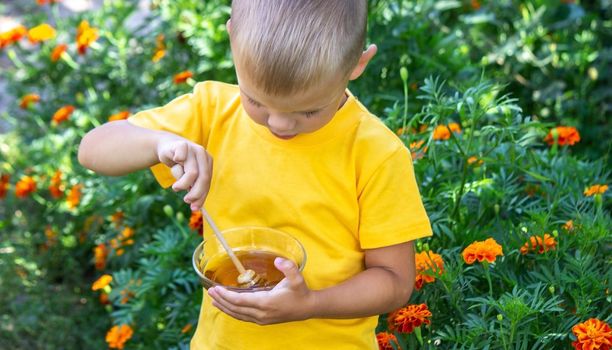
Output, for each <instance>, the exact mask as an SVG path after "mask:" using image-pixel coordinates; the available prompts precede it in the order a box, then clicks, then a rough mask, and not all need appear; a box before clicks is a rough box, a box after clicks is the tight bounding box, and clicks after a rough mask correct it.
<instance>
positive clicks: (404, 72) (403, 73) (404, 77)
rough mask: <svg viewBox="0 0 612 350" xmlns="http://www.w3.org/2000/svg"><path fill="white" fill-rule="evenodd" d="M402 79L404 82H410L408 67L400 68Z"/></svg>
mask: <svg viewBox="0 0 612 350" xmlns="http://www.w3.org/2000/svg"><path fill="white" fill-rule="evenodd" d="M400 77H401V78H402V80H403V81H408V69H407V68H406V67H402V68H400Z"/></svg>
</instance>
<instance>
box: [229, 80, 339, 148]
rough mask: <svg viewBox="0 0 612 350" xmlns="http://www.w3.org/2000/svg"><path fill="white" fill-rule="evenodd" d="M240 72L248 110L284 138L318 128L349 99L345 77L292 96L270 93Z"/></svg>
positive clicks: (241, 93) (241, 88) (243, 100)
mask: <svg viewBox="0 0 612 350" xmlns="http://www.w3.org/2000/svg"><path fill="white" fill-rule="evenodd" d="M237 74H238V81H239V85H240V97H241V99H242V105H243V106H244V109H245V111H246V112H247V113H248V115H249V116H250V117H251V119H253V120H254V121H255V122H256V123H257V124H260V125H263V126H265V127H267V128H268V129H269V130H270V132H271V133H272V134H273V135H275V136H276V137H278V138H281V139H291V138H293V137H295V136H296V135H298V134H303V133H310V132H313V131H316V130H318V129H320V128H322V127H323V126H325V124H327V123H328V122H329V121H330V120H331V119H332V118H333V117H334V115H335V113H336V111H337V110H338V109H339V108H340V107H341V106H342V104H343V103H344V101H345V100H346V94H345V93H344V90H345V88H346V84H343V83H342V82H343V80H342V79H337V80H334V81H330V82H326V83H322V84H319V86H313V87H312V88H309V89H307V90H306V91H304V92H301V93H297V94H294V95H290V96H285V97H278V96H270V95H267V94H265V93H263V92H262V91H260V90H259V89H257V88H256V87H255V85H254V84H252V82H251V81H249V78H248V76H247V75H246V74H240V72H237Z"/></svg>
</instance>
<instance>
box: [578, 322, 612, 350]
mask: <svg viewBox="0 0 612 350" xmlns="http://www.w3.org/2000/svg"><path fill="white" fill-rule="evenodd" d="M572 332H573V333H574V335H575V336H576V341H575V342H573V343H572V346H573V347H574V349H576V350H594V349H599V350H610V349H612V329H611V328H610V325H609V324H607V323H606V322H603V321H600V320H598V319H596V318H590V319H588V320H586V321H585V322H583V323H579V324H577V325H575V326H574V327H572Z"/></svg>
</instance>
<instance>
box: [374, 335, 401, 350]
mask: <svg viewBox="0 0 612 350" xmlns="http://www.w3.org/2000/svg"><path fill="white" fill-rule="evenodd" d="M376 341H377V342H378V350H401V349H402V348H401V347H400V345H399V343H398V342H397V338H396V337H395V335H393V334H392V333H389V332H380V333H378V334H376ZM392 344H395V347H393V345H392Z"/></svg>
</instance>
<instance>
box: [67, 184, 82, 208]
mask: <svg viewBox="0 0 612 350" xmlns="http://www.w3.org/2000/svg"><path fill="white" fill-rule="evenodd" d="M82 188H83V185H81V184H76V185H74V186H72V188H71V189H70V191H69V192H68V195H67V196H66V203H67V204H68V208H70V209H73V208H76V207H77V206H78V205H79V203H80V202H81V196H82V195H83V193H82Z"/></svg>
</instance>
